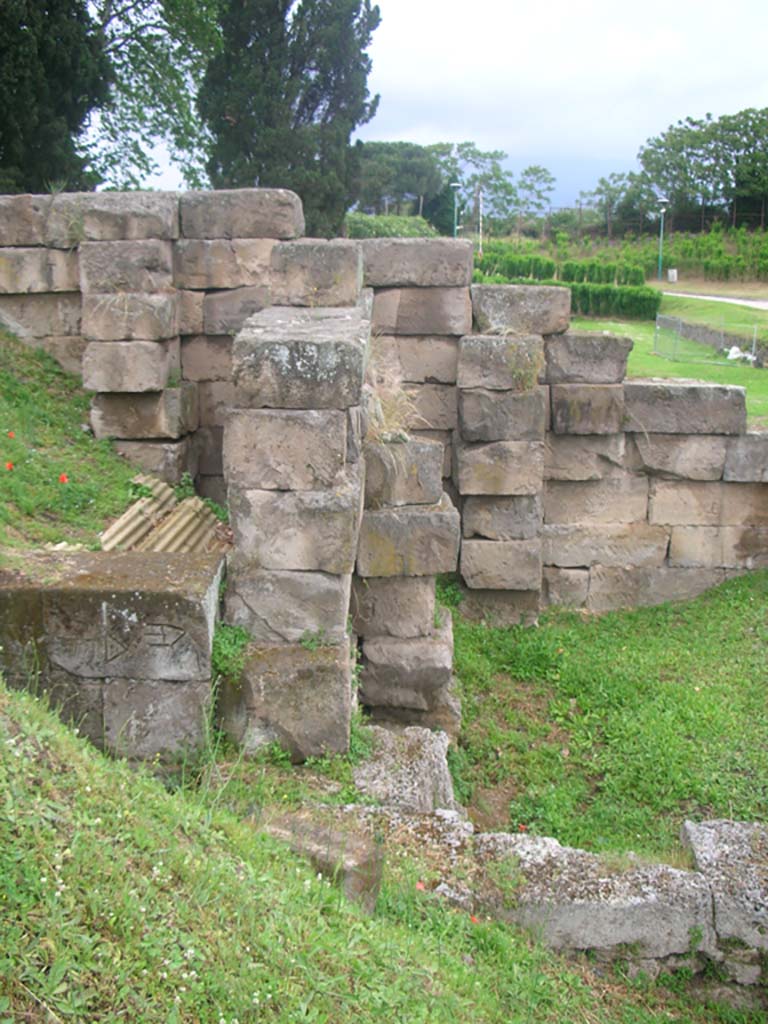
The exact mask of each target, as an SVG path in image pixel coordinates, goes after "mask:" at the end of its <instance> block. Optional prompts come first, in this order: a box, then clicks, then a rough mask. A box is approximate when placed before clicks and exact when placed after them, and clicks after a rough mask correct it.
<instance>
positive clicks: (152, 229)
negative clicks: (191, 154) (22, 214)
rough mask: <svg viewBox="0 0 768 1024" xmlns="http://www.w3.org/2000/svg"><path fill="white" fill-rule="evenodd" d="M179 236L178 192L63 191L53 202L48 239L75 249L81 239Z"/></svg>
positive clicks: (47, 242) (59, 245) (65, 247)
mask: <svg viewBox="0 0 768 1024" xmlns="http://www.w3.org/2000/svg"><path fill="white" fill-rule="evenodd" d="M178 236H179V201H178V196H177V194H176V193H175V192H61V193H60V194H59V195H57V196H54V197H53V200H52V202H51V205H50V209H49V212H48V217H47V219H46V224H45V236H44V243H45V245H50V246H53V247H55V248H57V249H72V248H74V247H75V246H77V245H79V244H80V243H81V242H108V241H119V240H124V239H137V238H155V239H164V240H167V239H174V238H178Z"/></svg>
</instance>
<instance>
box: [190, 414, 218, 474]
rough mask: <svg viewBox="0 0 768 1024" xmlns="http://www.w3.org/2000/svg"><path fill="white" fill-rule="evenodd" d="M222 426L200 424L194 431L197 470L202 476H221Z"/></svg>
mask: <svg viewBox="0 0 768 1024" xmlns="http://www.w3.org/2000/svg"><path fill="white" fill-rule="evenodd" d="M223 439H224V428H223V427H215V426H214V427H204V426H200V427H198V429H197V430H196V431H195V438H194V444H195V449H196V459H197V471H198V473H202V474H203V475H204V476H223V474H224V456H223Z"/></svg>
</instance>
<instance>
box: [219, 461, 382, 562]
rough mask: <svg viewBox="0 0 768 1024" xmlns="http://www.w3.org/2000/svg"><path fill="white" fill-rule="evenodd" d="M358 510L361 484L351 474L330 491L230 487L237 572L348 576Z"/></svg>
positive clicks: (358, 520) (355, 544)
mask: <svg viewBox="0 0 768 1024" xmlns="http://www.w3.org/2000/svg"><path fill="white" fill-rule="evenodd" d="M361 508H362V482H361V480H360V477H359V474H358V473H357V472H353V471H352V470H350V471H349V472H348V475H347V477H346V478H345V479H342V480H340V481H339V483H338V484H337V485H336V487H335V488H334V489H333V490H332V491H262V490H252V489H249V490H246V489H242V488H239V487H233V486H230V488H229V510H230V524H231V526H232V530H233V532H234V536H235V547H236V551H237V559H236V561H237V564H238V567H242V568H245V567H246V566H248V567H252V568H260V569H284V570H302V571H308V570H313V571H319V572H328V573H332V574H334V575H343V574H345V573H348V572H352V568H353V566H354V564H355V553H356V547H357V536H358V527H359V523H360V510H361Z"/></svg>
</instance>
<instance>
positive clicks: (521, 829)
mask: <svg viewBox="0 0 768 1024" xmlns="http://www.w3.org/2000/svg"><path fill="white" fill-rule="evenodd" d="M517 831H518V832H527V831H528V826H527V825H518V826H517Z"/></svg>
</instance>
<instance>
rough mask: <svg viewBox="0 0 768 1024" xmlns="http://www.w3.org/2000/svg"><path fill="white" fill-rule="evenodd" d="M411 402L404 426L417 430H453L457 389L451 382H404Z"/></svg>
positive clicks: (456, 412) (456, 419) (456, 418)
mask: <svg viewBox="0 0 768 1024" xmlns="http://www.w3.org/2000/svg"><path fill="white" fill-rule="evenodd" d="M403 390H404V391H405V394H406V395H407V396H408V399H409V401H410V404H411V409H410V411H409V413H408V416H407V419H406V426H407V427H408V428H410V429H419V430H455V429H456V426H457V424H458V408H457V404H456V399H457V391H456V388H455V387H454V386H453V385H451V384H406V386H405V387H404V388H403Z"/></svg>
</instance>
